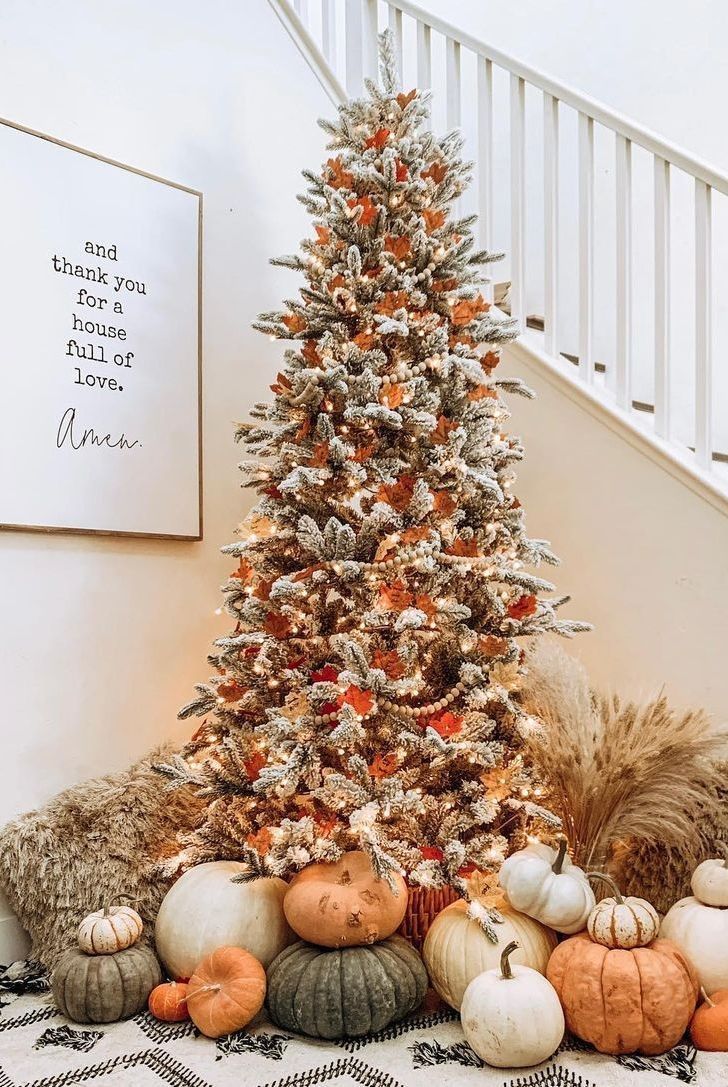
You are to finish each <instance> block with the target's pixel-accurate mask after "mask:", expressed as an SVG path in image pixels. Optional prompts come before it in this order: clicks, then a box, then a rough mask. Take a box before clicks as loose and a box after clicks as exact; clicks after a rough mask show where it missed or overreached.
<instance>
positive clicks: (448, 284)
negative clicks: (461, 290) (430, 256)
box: [432, 276, 458, 294]
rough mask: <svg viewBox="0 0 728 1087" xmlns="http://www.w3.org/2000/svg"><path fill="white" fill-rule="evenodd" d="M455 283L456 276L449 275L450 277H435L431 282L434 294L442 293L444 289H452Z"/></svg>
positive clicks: (456, 282) (455, 285) (456, 283)
mask: <svg viewBox="0 0 728 1087" xmlns="http://www.w3.org/2000/svg"><path fill="white" fill-rule="evenodd" d="M457 285H458V281H457V278H456V277H455V276H451V278H450V279H436V280H435V281H434V283H433V284H432V289H433V291H435V293H436V294H443V293H444V292H445V291H454V290H455V288H456V287H457Z"/></svg>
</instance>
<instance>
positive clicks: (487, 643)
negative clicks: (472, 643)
mask: <svg viewBox="0 0 728 1087" xmlns="http://www.w3.org/2000/svg"><path fill="white" fill-rule="evenodd" d="M478 649H479V650H480V652H481V653H482V654H483V655H484V656H486V657H502V656H503V654H504V653H506V652H507V651H508V642H507V641H506V639H505V638H498V637H496V635H495V634H484V635H483V636H482V637H481V638H480V640H479V641H478Z"/></svg>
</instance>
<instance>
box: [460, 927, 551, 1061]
mask: <svg viewBox="0 0 728 1087" xmlns="http://www.w3.org/2000/svg"><path fill="white" fill-rule="evenodd" d="M517 949H518V944H517V943H516V941H515V940H513V941H512V942H511V943H509V944H506V946H505V947H504V948H503V951H502V952H501V958H500V966H499V968H498V969H496V970H485V971H484V972H483V973H482V974H478V976H477V977H476V978H473V980H472V981H471V982H470V984H469V985H468V987H467V989H466V990H465V995H464V996H463V1002H462V1007H461V1009H460V1019H461V1022H462V1027H463V1033H464V1034H465V1038H466V1040H467V1042H468V1045H469V1046H470V1048H471V1049H473V1050H474V1051H475V1052H476V1053H477V1054H478V1056H479V1057H481V1058H482V1059H483V1060H484V1061H485V1062H486V1063H487V1064H492V1065H494V1066H495V1067H496V1068H527V1067H529V1066H531V1065H534V1064H541V1063H542V1062H543V1061H545V1060H547V1059H548V1058H549V1057H550V1056H551V1055H552V1054H553V1053H554V1051H555V1050H556V1049H557V1048H558V1046H559V1045H560V1044H561V1040H562V1038H563V1036H564V1013H563V1011H562V1009H561V1004H560V1003H559V998H558V996H557V995H556V990H555V989H554V987H553V985H551V983H550V982H548V981H547V980H546V978H545V977H543V975H542V974H539V972H538V971H537V970H532V969H531V967H529V966H512V965H511V963H510V961H509V959H510V956H511V955H512V954H513V953H514V952H515V951H516V950H517Z"/></svg>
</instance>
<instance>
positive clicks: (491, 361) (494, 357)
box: [480, 351, 500, 374]
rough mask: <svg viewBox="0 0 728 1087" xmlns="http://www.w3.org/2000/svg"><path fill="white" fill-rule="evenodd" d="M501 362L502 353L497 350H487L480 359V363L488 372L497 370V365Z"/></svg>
mask: <svg viewBox="0 0 728 1087" xmlns="http://www.w3.org/2000/svg"><path fill="white" fill-rule="evenodd" d="M499 362H500V355H499V354H498V352H497V351H486V353H485V354H484V355H483V357H482V359H481V360H480V365H481V366H482V367H483V369H484V370H485V372H486V374H490V373H492V372H493V370H495V368H496V366H497V365H498V363H499Z"/></svg>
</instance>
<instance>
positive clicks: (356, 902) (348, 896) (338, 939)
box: [283, 850, 407, 947]
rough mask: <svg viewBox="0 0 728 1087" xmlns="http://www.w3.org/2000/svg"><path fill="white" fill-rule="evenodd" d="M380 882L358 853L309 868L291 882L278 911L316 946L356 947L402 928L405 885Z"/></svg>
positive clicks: (398, 880)
mask: <svg viewBox="0 0 728 1087" xmlns="http://www.w3.org/2000/svg"><path fill="white" fill-rule="evenodd" d="M392 878H393V881H394V889H392V888H391V887H390V886H389V884H388V883H387V882H386V881H385V880H383V879H380V878H379V877H378V876H377V875H376V874H375V872H374V871H373V869H372V865H371V861H370V860H369V857H368V855H367V854H366V853H364V852H362V851H361V850H352V851H351V852H349V853H344V855H343V856H342V857H341V858H340V859H339V860H338V861H336V862H334V863H333V864H310V865H309V866H308V867H307V868H304V869H302V871H300V872H299V873H298V874H297V875H296V876H294V878H293V879H292V880H291V883H290V886H289V888H288V890H287V892H286V897H285V898H284V900H283V909H284V911H285V914H286V918H287V920H288V924H289V925H290V926H291V928H292V929H293V931H294V932H297V933H298V935H299V936H300V937H301V939H302V940H307V941H308V942H309V943H311V944H317V945H318V946H319V947H356V946H357V945H361V944H373V943H376V942H377V941H379V940H386V938H387V937H388V936H391V935H392V933H394V932H396V931H397V929H398V928H399V926H400V925H401V924H402V920H403V918H404V915H405V912H406V910H407V884H406V883H405V881H404V880H403V878H402V877H401V876H400V875H398V874H397V873H394V875H393V877H392Z"/></svg>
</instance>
